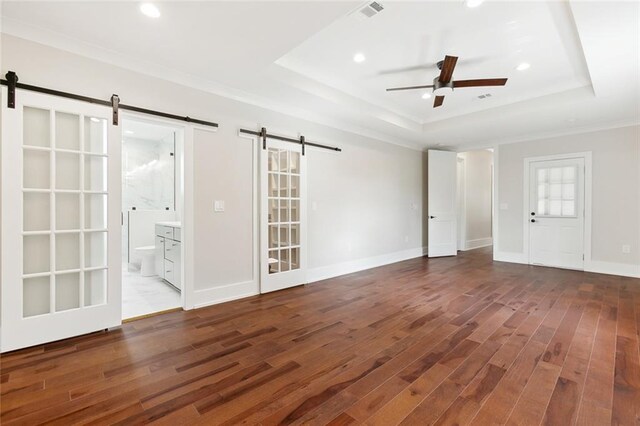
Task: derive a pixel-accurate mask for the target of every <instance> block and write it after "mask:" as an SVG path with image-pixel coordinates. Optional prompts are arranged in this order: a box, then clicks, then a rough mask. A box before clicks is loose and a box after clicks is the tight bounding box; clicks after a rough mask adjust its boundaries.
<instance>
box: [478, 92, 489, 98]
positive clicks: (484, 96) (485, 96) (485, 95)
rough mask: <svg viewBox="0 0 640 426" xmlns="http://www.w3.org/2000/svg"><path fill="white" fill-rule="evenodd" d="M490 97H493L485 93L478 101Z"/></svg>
mask: <svg viewBox="0 0 640 426" xmlns="http://www.w3.org/2000/svg"><path fill="white" fill-rule="evenodd" d="M490 97H491V93H485V94H484V95H480V96H478V99H485V98H490Z"/></svg>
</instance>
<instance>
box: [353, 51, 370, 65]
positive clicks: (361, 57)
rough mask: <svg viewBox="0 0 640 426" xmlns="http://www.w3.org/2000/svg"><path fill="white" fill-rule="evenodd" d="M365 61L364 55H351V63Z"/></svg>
mask: <svg viewBox="0 0 640 426" xmlns="http://www.w3.org/2000/svg"><path fill="white" fill-rule="evenodd" d="M365 59H367V58H365V56H364V53H356V54H355V55H353V62H355V63H358V64H359V63H361V62H364V60H365Z"/></svg>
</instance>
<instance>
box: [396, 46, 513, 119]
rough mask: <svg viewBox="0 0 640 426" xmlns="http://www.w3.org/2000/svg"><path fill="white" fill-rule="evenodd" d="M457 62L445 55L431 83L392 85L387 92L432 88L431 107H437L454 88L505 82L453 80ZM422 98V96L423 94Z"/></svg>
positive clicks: (499, 79) (455, 59)
mask: <svg viewBox="0 0 640 426" xmlns="http://www.w3.org/2000/svg"><path fill="white" fill-rule="evenodd" d="M457 62H458V57H457V56H449V55H447V56H445V57H444V60H443V61H439V62H438V64H437V66H438V68H439V69H440V75H439V76H437V77H436V78H434V79H433V84H432V85H431V84H428V85H424V86H406V87H392V88H389V89H387V92H395V91H400V90H416V89H427V88H431V89H433V93H434V94H435V95H436V97H435V99H434V100H433V107H434V108H438V107H439V106H441V105H442V103H443V102H444V96H445V95H450V94H451V93H453V89H454V88H463V87H483V86H504V85H505V84H507V79H506V78H484V79H476V80H453V70H454V69H455V67H456V63H457ZM423 98H424V96H423Z"/></svg>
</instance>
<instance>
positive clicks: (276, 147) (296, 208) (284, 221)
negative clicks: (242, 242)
mask: <svg viewBox="0 0 640 426" xmlns="http://www.w3.org/2000/svg"><path fill="white" fill-rule="evenodd" d="M260 170H261V179H260V183H261V215H260V246H261V247H260V253H261V254H260V292H261V293H267V292H270V291H275V290H281V289H284V288H288V287H293V286H297V285H300V284H305V283H306V254H307V245H306V235H307V222H306V200H307V195H306V187H307V186H306V158H305V156H304V155H302V150H301V146H300V145H296V144H292V143H287V142H282V141H276V140H272V139H267V148H266V149H261V150H260Z"/></svg>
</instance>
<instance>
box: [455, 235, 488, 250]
mask: <svg viewBox="0 0 640 426" xmlns="http://www.w3.org/2000/svg"><path fill="white" fill-rule="evenodd" d="M491 245H493V238H491V237H489V238H478V239H476V240H467V241H466V242H465V245H464V248H463V249H462V251H467V250H473V249H477V248H482V247H488V246H491Z"/></svg>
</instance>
